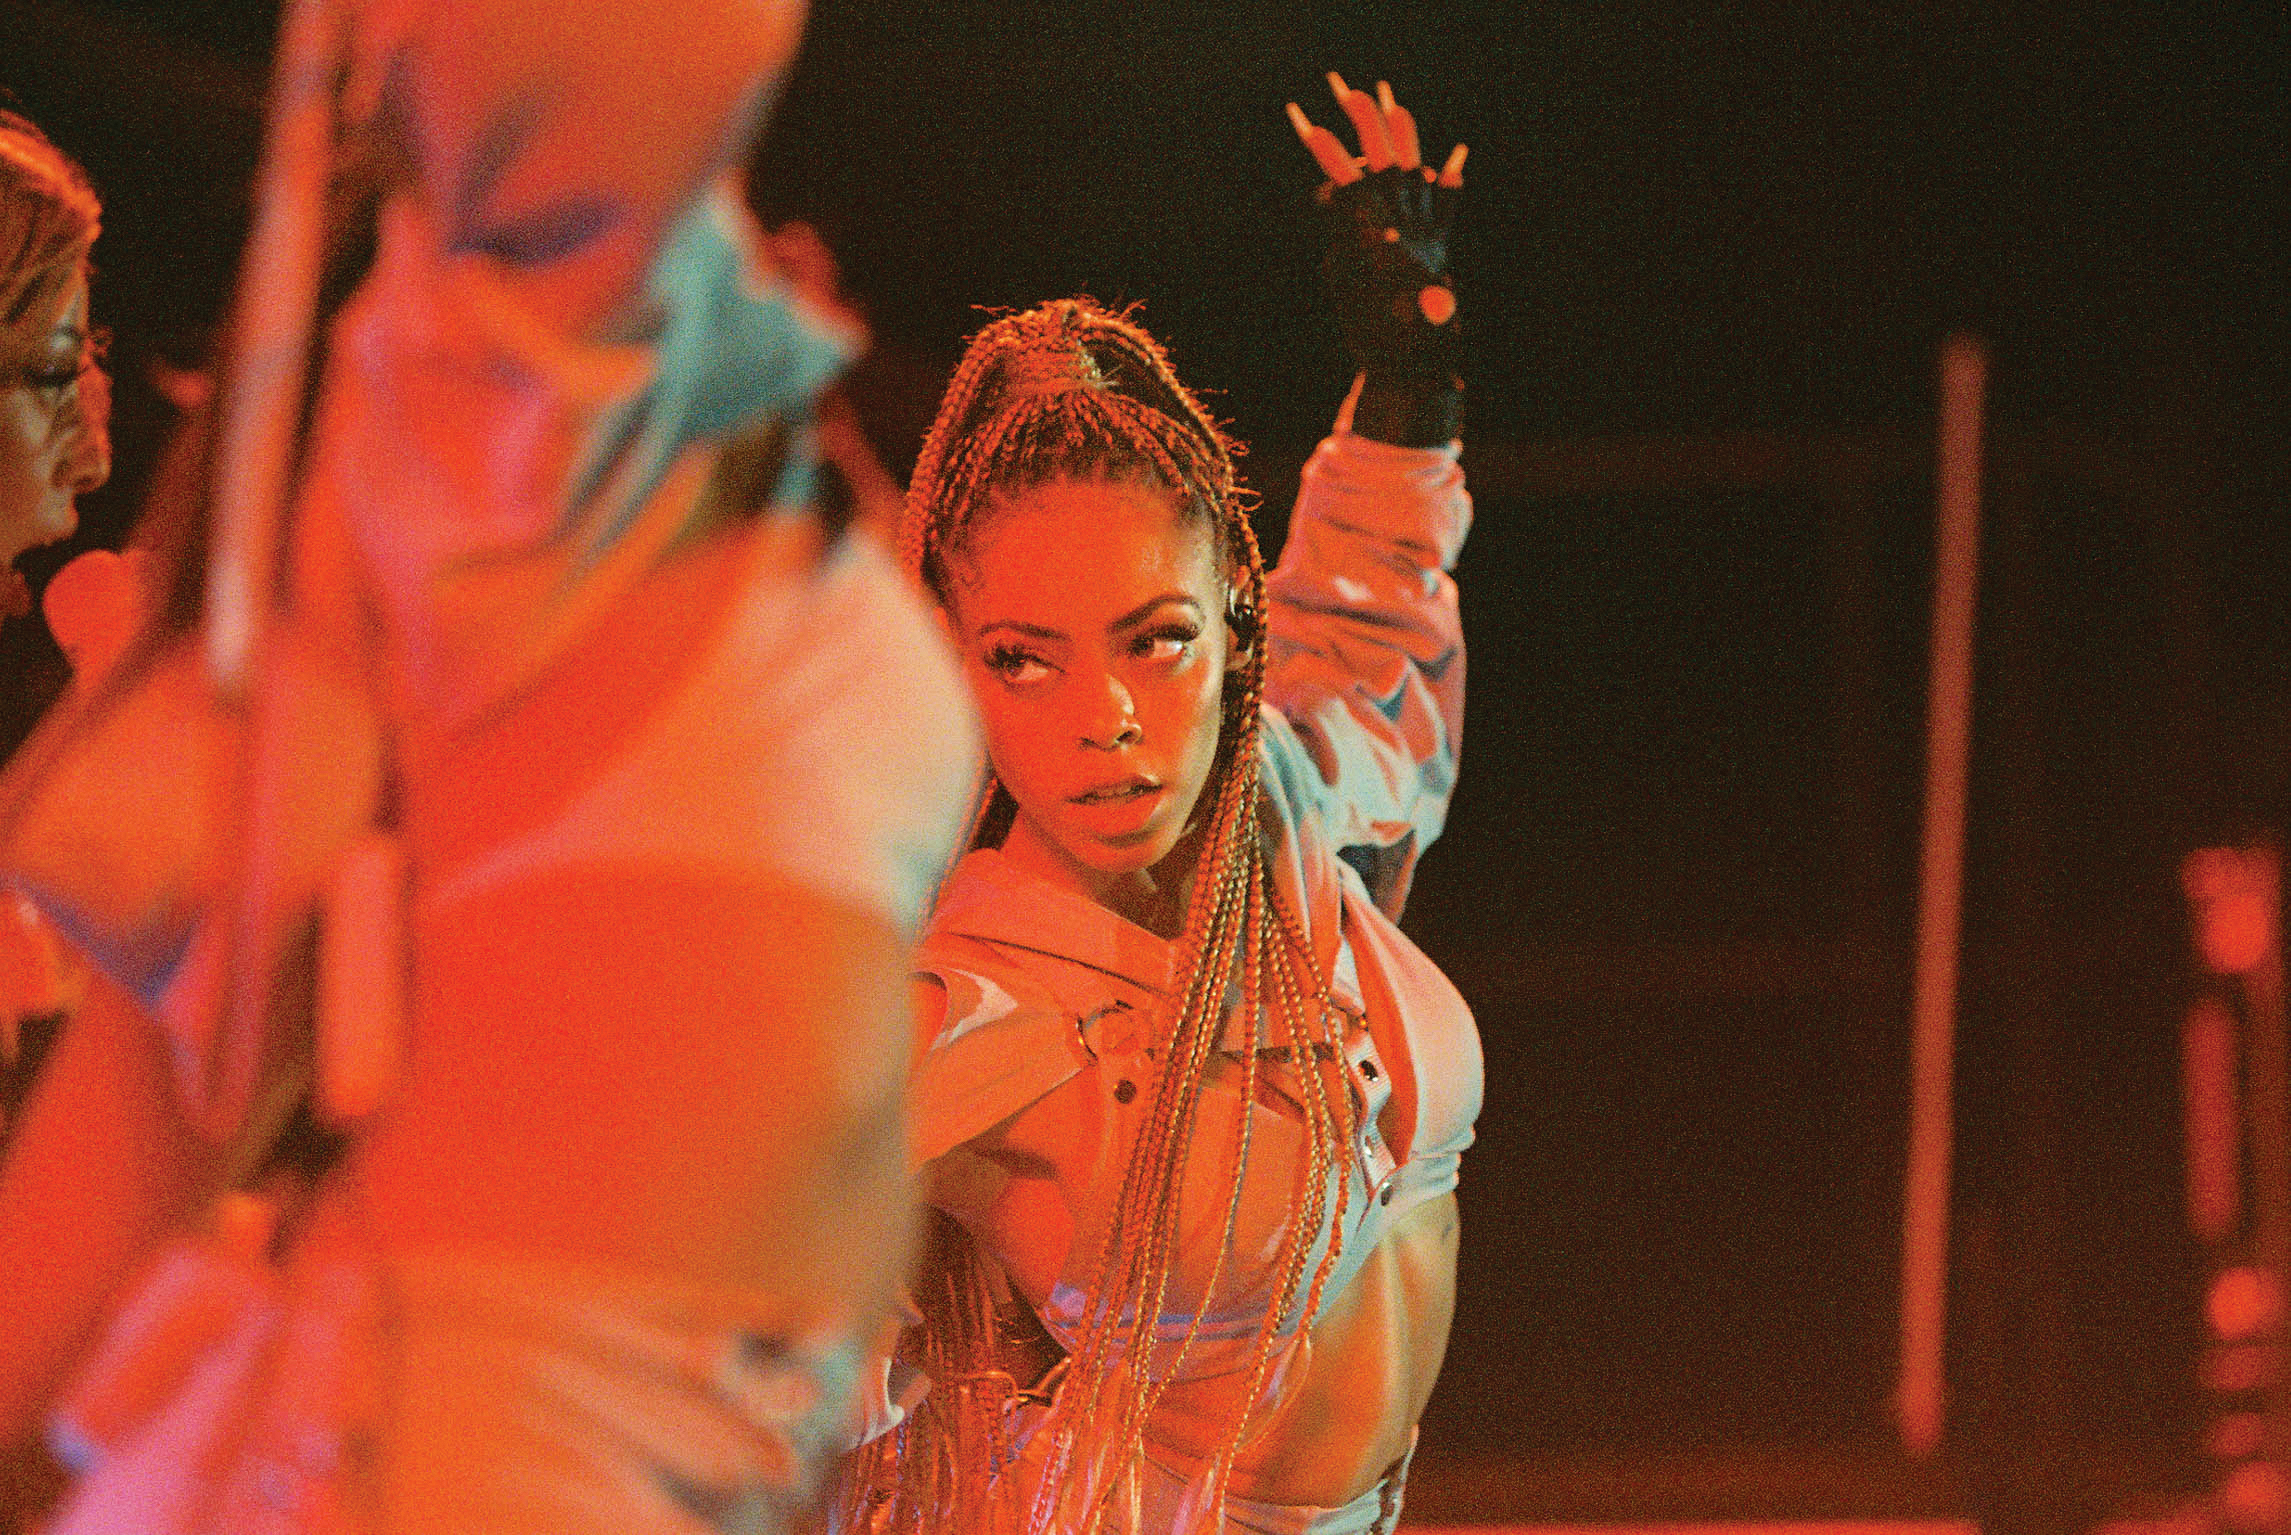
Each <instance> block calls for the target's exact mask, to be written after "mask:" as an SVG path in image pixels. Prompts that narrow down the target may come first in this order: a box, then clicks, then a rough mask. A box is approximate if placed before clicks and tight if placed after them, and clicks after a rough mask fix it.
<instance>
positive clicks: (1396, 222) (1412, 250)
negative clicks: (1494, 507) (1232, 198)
mask: <svg viewBox="0 0 2291 1535" xmlns="http://www.w3.org/2000/svg"><path fill="white" fill-rule="evenodd" d="M1461 195H1462V194H1461V193H1460V192H1458V191H1457V190H1456V189H1455V188H1453V187H1444V186H1441V185H1439V184H1438V183H1437V182H1434V181H1431V180H1428V179H1427V178H1426V175H1425V172H1424V171H1422V170H1402V169H1400V168H1398V167H1392V168H1390V169H1386V170H1381V171H1372V172H1370V173H1369V174H1368V175H1366V176H1364V177H1362V178H1361V179H1360V180H1358V181H1355V182H1351V183H1349V184H1347V185H1345V186H1341V187H1340V186H1337V185H1334V184H1333V183H1329V184H1324V185H1323V186H1322V187H1321V189H1320V194H1319V196H1320V202H1321V207H1322V210H1323V213H1324V216H1325V219H1326V223H1327V230H1328V249H1327V252H1326V254H1325V255H1324V256H1323V257H1322V261H1321V271H1322V275H1323V277H1324V279H1325V280H1326V282H1327V284H1328V291H1329V299H1330V302H1331V303H1332V304H1334V305H1335V307H1336V316H1337V324H1338V325H1339V326H1340V327H1341V328H1342V329H1343V331H1344V340H1345V345H1346V346H1347V347H1349V348H1350V349H1351V351H1352V357H1353V361H1354V362H1355V363H1357V364H1358V365H1359V366H1360V368H1361V370H1362V371H1363V372H1364V373H1365V374H1366V375H1367V377H1366V380H1365V382H1364V383H1363V384H1362V385H1361V390H1360V399H1359V400H1358V401H1357V402H1356V403H1355V405H1354V406H1353V413H1352V429H1353V430H1354V431H1355V432H1357V433H1359V434H1360V435H1361V436H1363V437H1373V438H1375V439H1376V440H1377V441H1379V442H1389V443H1395V444H1398V445H1399V446H1402V447H1411V448H1421V447H1437V446H1440V445H1441V444H1443V443H1446V442H1448V441H1450V440H1451V439H1453V438H1454V437H1455V436H1456V435H1457V433H1458V432H1459V430H1460V429H1461V427H1462V424H1463V402H1464V384H1463V379H1462V377H1461V376H1460V373H1459V363H1460V361H1461V347H1460V345H1459V341H1458V329H1459V326H1460V324H1461V321H1460V318H1459V317H1458V316H1457V315H1456V314H1455V312H1454V305H1453V299H1454V292H1455V290H1454V287H1453V285H1452V284H1451V283H1450V282H1449V280H1448V276H1447V272H1448V226H1449V223H1450V221H1451V220H1452V219H1453V217H1454V214H1455V208H1456V203H1457V201H1458V199H1459V198H1460V197H1461ZM1427 288H1439V289H1443V290H1446V293H1447V302H1446V303H1445V304H1444V305H1443V304H1442V303H1441V301H1440V300H1439V299H1438V297H1437V296H1435V300H1434V307H1433V312H1434V313H1438V312H1440V309H1441V308H1443V307H1445V308H1446V310H1447V313H1446V315H1445V322H1444V323H1439V322H1435V321H1434V320H1433V319H1432V318H1431V317H1430V316H1429V315H1428V314H1427V313H1426V306H1425V303H1424V291H1425V289H1427Z"/></svg>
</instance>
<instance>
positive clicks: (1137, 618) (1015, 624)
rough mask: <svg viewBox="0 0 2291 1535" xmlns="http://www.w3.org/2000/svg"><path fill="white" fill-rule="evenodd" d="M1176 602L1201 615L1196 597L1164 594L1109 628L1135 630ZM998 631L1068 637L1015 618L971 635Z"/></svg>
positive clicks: (989, 624)
mask: <svg viewBox="0 0 2291 1535" xmlns="http://www.w3.org/2000/svg"><path fill="white" fill-rule="evenodd" d="M1173 602H1174V603H1178V604H1181V605H1182V606H1185V607H1188V608H1191V609H1192V610H1193V611H1194V613H1195V614H1199V613H1200V612H1201V604H1200V603H1198V602H1196V601H1194V600H1193V598H1192V597H1190V596H1188V595H1187V594H1186V593H1184V592H1163V593H1162V594H1161V595H1160V596H1158V597H1149V598H1147V599H1146V600H1145V601H1143V602H1141V603H1139V604H1138V605H1137V606H1136V607H1134V608H1132V609H1130V610H1129V611H1128V612H1127V613H1124V614H1122V615H1121V616H1120V617H1119V618H1116V619H1115V620H1114V621H1113V622H1112V623H1110V624H1108V625H1107V626H1106V627H1107V628H1109V629H1134V628H1136V627H1137V626H1138V625H1139V624H1142V623H1144V622H1145V621H1146V620H1147V619H1149V618H1151V617H1153V615H1154V614H1155V612H1156V611H1158V610H1159V609H1161V608H1164V607H1167V606H1168V605H1169V604H1171V603H1173ZM997 629H1009V630H1013V631H1015V632H1016V633H1019V634H1024V635H1027V636H1030V637H1031V638H1034V639H1038V640H1062V639H1065V638H1066V637H1067V636H1066V631H1065V630H1063V629H1053V628H1051V627H1049V626H1048V625H1046V624H1030V623H1026V622H1024V621H1022V620H1020V619H1016V618H995V619H989V620H988V621H987V622H985V623H983V624H980V625H979V626H978V627H977V628H976V629H975V630H973V631H972V633H974V634H976V635H977V636H978V637H979V638H981V639H984V638H985V637H986V636H987V635H989V634H991V633H993V632H994V631H995V630H997Z"/></svg>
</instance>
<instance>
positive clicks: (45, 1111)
mask: <svg viewBox="0 0 2291 1535" xmlns="http://www.w3.org/2000/svg"><path fill="white" fill-rule="evenodd" d="M800 22H801V5H800V4H799V3H791V0H663V3H662V4H658V5H654V6H650V7H645V8H643V9H642V10H637V11H632V10H630V9H628V8H626V7H623V6H620V5H615V4H606V3H603V0H457V3H452V4H447V3H444V0H369V3H364V4H357V5H349V6H344V5H327V4H322V3H319V0H308V3H303V4H300V5H298V6H295V7H292V8H290V12H289V16H288V20H287V24H286V31H285V34H284V37H283V39H282V43H281V49H280V59H281V62H280V65H279V71H278V81H277V85H276V94H275V98H274V103H273V108H272V111H273V123H272V131H271V140H270V148H269V151H268V155H267V158H266V165H265V170H264V182H263V186H262V189H261V194H260V199H259V208H258V218H257V227H256V232H255V236H254V239H253V242H252V244H251V246H250V252H249V256H248V263H247V276H246V277H245V278H244V279H243V280H242V291H241V298H240V303H239V306H238V311H237V318H236V322H235V326H234V334H233V337H232V340H231V345H230V348H229V354H228V358H227V362H226V367H225V369H224V374H223V379H224V383H223V388H222V391H221V396H220V402H219V408H218V411H217V413H216V415H215V417H214V420H213V421H212V422H211V423H210V433H211V435H210V439H209V446H208V449H207V451H206V453H205V454H204V456H203V457H204V468H203V470H202V472H201V473H200V474H199V475H198V476H196V478H197V479H198V480H199V482H200V483H198V484H197V485H195V486H191V487H188V488H187V493H184V494H180V495H179V496H178V502H179V504H178V505H177V506H176V507H174V508H173V509H172V512H170V509H169V508H167V507H160V508H158V509H157V512H156V514H155V515H157V516H158V517H159V518H160V519H161V520H168V519H169V518H170V517H171V518H172V521H173V522H174V523H175V524H176V525H177V526H176V530H175V533H174V535H173V536H172V538H171V539H169V538H165V537H163V538H162V540H161V541H162V543H167V544H171V546H172V555H171V559H172V563H173V572H174V573H173V576H172V578H163V579H162V580H161V581H160V582H158V583H157V587H158V592H157V596H156V598H155V611H154V613H153V615H152V617H151V619H150V621H149V622H148V624H147V625H146V626H145V628H144V631H143V633H142V635H141V637H140V638H139V639H137V640H136V641H135V642H133V643H132V644H131V645H130V646H129V647H128V650H127V652H126V654H125V655H124V656H123V657H122V659H121V660H120V662H119V663H118V665H117V666H116V667H115V668H114V669H113V670H112V672H111V673H110V675H109V676H108V677H107V678H106V679H105V680H104V681H103V683H102V684H101V686H99V687H94V688H90V689H86V690H84V691H83V693H82V694H81V695H78V696H75V698H74V699H72V700H71V701H70V702H69V703H68V704H67V706H66V707H65V708H64V709H63V710H61V711H59V717H58V718H56V719H55V720H52V721H51V722H50V723H49V724H48V725H47V726H46V727H45V728H44V730H43V732H42V735H41V736H40V737H38V738H36V739H35V741H34V742H33V743H32V744H31V746H30V747H28V748H27V750H26V752H25V753H24V754H23V756H22V757H21V758H20V759H19V761H18V763H17V764H15V766H14V767H13V768H12V770H11V772H10V775H9V777H8V780H7V781H6V783H5V784H4V785H0V856H4V859H5V864H6V867H7V870H8V872H9V875H10V877H11V878H12V879H13V880H14V882H15V883H16V884H17V885H18V886H19V887H20V888H22V889H23V890H25V891H26V892H28V893H29V894H31V895H32V896H33V897H34V898H35V899H36V900H38V901H39V902H40V903H41V904H42V905H43V907H44V908H45V909H46V910H47V911H48V912H49V914H50V915H51V916H52V917H53V918H54V919H55V921H56V922H57V923H58V925H59V927H60V928H61V929H62V930H63V931H64V932H65V933H67V934H68V935H70V936H71V937H72V938H73V939H74V940H75V941H76V942H77V943H79V944H80V945H81V946H82V947H84V948H85V949H86V950H87V951H88V952H90V953H91V954H92V955H93V956H94V957H95V958H96V959H97V960H98V961H99V962H100V963H101V965H102V966H103V968H104V971H105V973H106V974H107V975H108V977H109V978H110V982H109V984H108V985H107V986H105V987H104V988H102V989H101V990H100V992H99V995H98V996H97V997H96V998H95V999H93V1000H92V1001H91V1004H90V1005H89V1006H88V1007H87V1008H86V1009H84V1010H83V1011H82V1013H81V1014H80V1015H79V1016H78V1017H76V1018H75V1019H74V1020H73V1022H72V1024H71V1026H70V1028H69V1029H68V1030H67V1032H66V1035H65V1037H64V1039H63V1040H62V1041H61V1042H60V1043H59V1045H58V1046H57V1049H56V1053H55V1056H54V1058H53V1060H52V1062H51V1064H50V1067H49V1069H48V1071H47V1073H46V1076H45V1077H44V1079H43V1081H42V1082H41V1084H40V1086H39V1088H38V1091H37V1092H36V1094H35V1096H34V1098H33V1100H32V1101H31V1103H30V1104H29V1105H28V1106H27V1110H26V1115H25V1119H24V1122H23V1124H22V1125H21V1126H20V1127H19V1136H18V1139H17V1142H16V1144H15V1146H14V1147H13V1148H12V1151H11V1155H10V1159H9V1161H8V1163H7V1165H6V1166H5V1168H0V1275H5V1276H6V1278H5V1279H0V1294H4V1295H5V1297H6V1299H5V1303H4V1309H5V1310H6V1311H7V1313H8V1315H9V1316H10V1317H11V1320H12V1323H13V1322H15V1321H16V1320H17V1319H22V1331H21V1334H20V1337H19V1339H18V1340H17V1342H16V1343H15V1345H14V1346H13V1347H12V1349H11V1351H10V1353H9V1356H8V1358H7V1359H6V1361H5V1362H4V1363H0V1434H19V1433H25V1432H29V1431H30V1430H31V1428H32V1427H33V1425H34V1423H35V1422H36V1421H37V1420H38V1419H39V1418H40V1417H41V1415H42V1413H43V1411H45V1413H46V1415H47V1418H48V1421H49V1425H50V1427H49V1436H50V1441H51V1443H52V1444H53V1445H54V1446H55V1447H56V1449H57V1450H58V1452H59V1453H60V1454H61V1455H62V1456H63V1457H64V1458H65V1459H66V1460H67V1461H70V1462H72V1463H73V1464H75V1465H76V1466H78V1467H79V1468H81V1469H82V1471H83V1473H84V1474H83V1477H82V1480H81V1482H80V1484H79V1486H78V1488H77V1489H76V1491H75V1493H74V1494H73V1496H72V1498H71V1500H70V1501H69V1502H68V1503H67V1504H66V1505H65V1506H64V1508H63V1510H62V1511H61V1513H60V1514H59V1515H58V1516H57V1520H56V1523H55V1524H54V1525H53V1526H52V1529H53V1530H54V1531H57V1532H62V1535H77V1532H80V1531H93V1530H99V1529H100V1530H117V1529H126V1528H134V1529H138V1530H148V1531H177V1530H182V1531H189V1530H200V1531H205V1530H216V1531H220V1530H231V1531H253V1530H280V1531H286V1530H293V1531H302V1530H336V1529H340V1530H361V1531H364V1530H372V1531H415V1530H431V1529H439V1530H446V1529H450V1530H454V1531H462V1532H488V1531H504V1532H507V1531H543V1530H547V1531H553V1532H578V1531H588V1530H595V1531H599V1532H602V1531H608V1530H610V1531H616V1532H625V1531H654V1530H658V1531H705V1530H759V1531H770V1530H778V1529H781V1528H784V1527H786V1525H787V1522H788V1521H789V1520H791V1519H793V1518H795V1517H797V1515H798V1514H799V1513H800V1511H801V1510H802V1509H803V1508H804V1507H805V1506H806V1505H807V1503H808V1501H809V1499H810V1497H811V1492H812V1485H813V1481H814V1477H815V1473H816V1471H817V1469H818V1463H819V1461H820V1458H821V1457H822V1456H823V1455H824V1454H825V1453H826V1452H827V1451H828V1449H829V1448H830V1447H831V1446H832V1445H833V1444H834V1443H836V1442H838V1441H840V1440H842V1439H844V1438H846V1437H848V1434H847V1424H848V1423H849V1421H850V1420H851V1419H852V1418H853V1417H854V1416H855V1415H857V1414H860V1413H862V1412H863V1411H864V1409H863V1408H862V1407H861V1406H860V1405H859V1404H858V1400H857V1398H858V1382H857V1378H856V1377H857V1372H858V1370H859V1361H860V1360H861V1358H862V1357H863V1356H864V1355H865V1352H866V1349H867V1345H868V1344H869V1343H870V1342H871V1341H872V1339H873V1337H874V1335H875V1333H876V1332H877V1330H878V1328H879V1326H880V1324H881V1323H882V1321H883V1318H884V1317H885V1315H886V1313H887V1311H888V1308H889V1307H890V1305H891V1303H892V1293H893V1287H894V1285H895V1282H896V1279H897V1276H898V1275H899V1273H900V1272H901V1271H902V1270H903V1268H904V1260H905V1257H906V1254H907V1247H908V1242H909V1223H910V1217H911V1210H910V1202H909V1198H910V1196H909V1191H908V1187H907V1183H906V1179H905V1176H904V1172H903V1167H904V1152H905V1147H904V1133H903V1119H902V1111H901V1098H900V1092H901V1088H900V1083H901V1079H902V1077H903V1075H904V1067H905V1063H906V1058H907V1050H908V1040H909V1038H910V1036H911V1032H912V1026H911V1023H910V1021H909V1017H908V1011H907V1005H906V997H907V988H906V972H907V963H908V948H909V944H910V941H911V938H912V935H913V932H914V929H915V926H916V924H917V922H918V920H919V918H920V915H921V911H922V907H923V904H924V901H925V900H926V898H927V894H928V890H929V887H930V885H931V883H932V881H933V880H934V879H935V878H936V876H937V875H938V873H939V872H940V871H941V870H942V869H943V868H944V866H945V864H946V861H947V858H948V855H949V852H950V850H951V848H952V846H953V844H954V841H955V839H956V837H957V836H958V834H959V832H960V830H961V827H962V825H963V823H964V820H965V816H966V813H967V811H968V809H969V806H970V799H971V795H972V792H973V786H972V783H971V775H972V773H973V771H974V769H973V766H972V764H973V763H974V762H975V761H976V757H977V751H978V747H977V738H976V734H975V730H974V727H973V726H972V724H971V723H970V718H969V715H968V712H967V706H966V704H965V701H964V698H963V694H962V688H961V684H960V681H959V679H958V677H957V676H956V674H955V672H954V670H953V667H952V665H951V663H950V662H949V660H948V659H947V658H946V657H945V656H944V655H943V654H942V650H941V642H940V640H939V638H938V636H937V632H936V630H935V627H934V626H933V624H932V623H931V622H930V621H929V620H928V619H927V618H926V617H925V616H924V615H923V614H922V613H921V612H920V610H919V608H918V606H917V604H916V602H915V600H914V598H913V596H912V595H911V590H910V588H909V587H908V585H907V584H906V582H905V579H904V577H903V576H902V575H901V574H900V573H899V572H898V571H897V570H896V569H895V567H894V566H893V565H892V563H891V562H890V561H889V560H888V559H887V558H886V557H885V556H884V555H882V554H881V553H880V552H878V550H877V548H876V546H875V545H874V544H873V543H872V542H871V541H869V540H865V539H860V538H852V537H846V536H844V534H843V532H842V530H841V520H840V515H839V507H840V505H841V504H842V502H843V500H844V498H843V497H842V495H841V493H840V490H839V487H838V486H837V485H836V484H835V482H834V477H833V475H832V474H831V473H828V472H826V471H823V470H822V469H821V468H820V467H818V465H817V462H816V455H815V454H814V452H813V447H812V434H811V427H810V423H809V415H810V404H811V401H812V399H813V397H814V396H815V395H816V394H817V392H818V391H819V390H820V389H821V388H822V387H823V386H824V385H825V384H826V383H827V382H828V380H829V379H831V378H832V377H833V376H834V374H835V373H836V372H837V371H838V370H839V368H840V367H841V366H842V364H843V363H844V362H845V361H846V360H847V358H848V356H849V353H850V350H851V347H852V345H853V339H852V337H851V336H849V335H848V334H847V332H846V331H845V329H844V327H843V326H841V325H840V324H839V323H838V321H837V320H836V318H835V316H834V314H833V313H832V311H829V310H824V309H820V308H817V307H814V306H812V305H810V304H808V303H806V301H805V300H804V299H803V298H802V297H800V296H799V295H798V294H797V293H796V292H795V291H794V289H793V288H792V287H791V286H790V285H789V284H788V283H786V282H784V281H783V280H782V279H781V278H780V277H779V276H778V275H776V274H775V273H774V272H773V271H772V269H771V267H770V265H769V263H768V259H767V258H765V257H764V256H763V255H762V245H761V243H760V241H759V240H758V238H757V235H756V231H755V229H754V227H753V225H752V223H751V221H750V220H749V217H748V215H747V213H746V211H745V209H744V208H743V207H742V206H741V204H740V202H739V201H738V198H737V197H736V195H735V194H734V192H733V191H732V190H731V188H732V181H731V179H730V176H729V172H730V171H731V169H732V168H733V167H734V166H735V164H736V162H737V161H738V159H739V157H740V156H741V154H742V153H743V151H744V150H745V147H746V145H747V143H748V140H749V137H750V135H751V133H752V130H753V128H754V127H755V125H756V123H757V122H758V120H759V119H760V117H761V115H762V111H763V108H764V106H765V104H766V102H767V101H768V98H769V96H770V93H771V90H772V87H773V84H774V82H775V81H776V80H777V78H778V76H779V75H780V73H781V72H782V71H783V70H784V69H785V68H786V66H787V64H788V62H789V60H790V58H791V56H792V54H793V52H794V49H795V45H796V42H797V39H798V34H799V30H800ZM199 457H200V455H186V459H187V461H189V460H196V459H198V458H199ZM218 1193H220V1195H221V1197H219V1198H218V1197H216V1196H217V1195H218ZM875 1405H876V1409H877V1413H878V1416H879V1415H880V1413H881V1412H882V1411H884V1410H887V1409H886V1408H885V1406H884V1404H883V1403H882V1402H881V1401H880V1400H878V1401H877V1402H876V1404H875Z"/></svg>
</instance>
